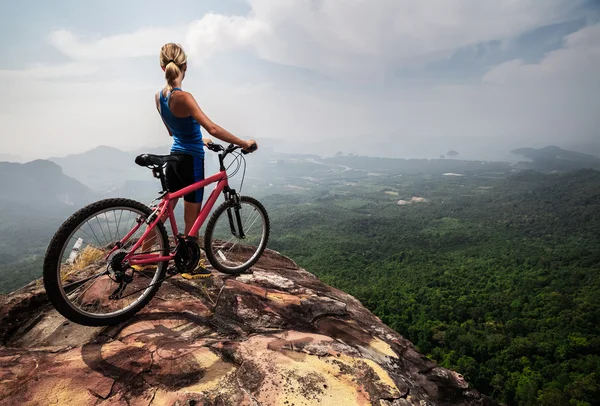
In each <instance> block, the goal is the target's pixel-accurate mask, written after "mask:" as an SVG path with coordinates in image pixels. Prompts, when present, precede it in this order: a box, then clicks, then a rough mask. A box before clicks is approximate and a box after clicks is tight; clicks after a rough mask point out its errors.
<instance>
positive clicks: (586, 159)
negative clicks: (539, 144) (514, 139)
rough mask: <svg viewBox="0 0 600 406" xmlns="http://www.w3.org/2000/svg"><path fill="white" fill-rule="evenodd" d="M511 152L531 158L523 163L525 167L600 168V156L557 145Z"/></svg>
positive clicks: (544, 168) (551, 168) (547, 168)
mask: <svg viewBox="0 0 600 406" xmlns="http://www.w3.org/2000/svg"><path fill="white" fill-rule="evenodd" d="M511 152H512V153H513V154H515V155H520V156H523V157H525V158H528V159H530V160H531V162H525V163H521V166H522V167H524V168H525V169H536V170H544V171H551V170H558V171H565V170H575V169H583V168H591V169H600V158H598V157H596V156H594V155H589V154H583V153H581V152H575V151H569V150H566V149H562V148H560V147H556V146H548V147H544V148H540V149H535V148H519V149H515V150H513V151H511Z"/></svg>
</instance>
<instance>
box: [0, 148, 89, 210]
mask: <svg viewBox="0 0 600 406" xmlns="http://www.w3.org/2000/svg"><path fill="white" fill-rule="evenodd" d="M0 188H1V189H2V195H0V201H4V202H16V203H18V204H27V205H32V206H38V205H39V206H48V205H52V206H54V205H57V206H78V205H80V204H82V203H84V202H88V201H91V200H92V199H93V198H95V194H94V193H93V192H92V191H91V190H90V189H89V188H88V187H86V186H84V185H82V184H81V183H80V182H78V181H77V180H75V179H73V178H71V177H69V176H66V175H65V174H64V173H63V171H62V169H61V168H60V166H58V165H57V164H55V163H53V162H50V161H46V160H42V159H38V160H35V161H31V162H27V163H25V164H20V163H11V162H0Z"/></svg>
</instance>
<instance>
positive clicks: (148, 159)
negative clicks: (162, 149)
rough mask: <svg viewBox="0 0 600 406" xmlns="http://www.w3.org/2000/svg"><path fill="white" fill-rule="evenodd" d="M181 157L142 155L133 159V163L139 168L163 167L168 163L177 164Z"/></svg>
mask: <svg viewBox="0 0 600 406" xmlns="http://www.w3.org/2000/svg"><path fill="white" fill-rule="evenodd" d="M182 158H183V157H182V156H180V155H153V154H142V155H138V156H137V157H136V158H135V163H136V164H138V165H139V166H146V167H148V166H163V165H164V164H166V163H168V162H179V161H180V160H181V159H182Z"/></svg>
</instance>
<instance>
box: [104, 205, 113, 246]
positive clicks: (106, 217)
mask: <svg viewBox="0 0 600 406" xmlns="http://www.w3.org/2000/svg"><path fill="white" fill-rule="evenodd" d="M104 218H105V219H106V228H108V235H110V242H111V243H112V242H114V240H113V237H112V232H111V231H110V224H109V222H108V216H107V215H106V212H104Z"/></svg>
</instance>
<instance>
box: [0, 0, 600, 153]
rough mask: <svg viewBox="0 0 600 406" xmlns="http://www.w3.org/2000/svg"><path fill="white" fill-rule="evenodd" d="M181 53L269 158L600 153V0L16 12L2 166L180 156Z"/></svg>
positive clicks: (211, 103) (382, 0) (2, 76)
mask: <svg viewBox="0 0 600 406" xmlns="http://www.w3.org/2000/svg"><path fill="white" fill-rule="evenodd" d="M167 42H177V43H180V44H182V45H183V47H184V49H185V50H186V52H187V54H188V71H187V73H186V79H185V81H184V84H183V88H184V90H187V91H190V92H191V93H192V94H193V95H194V97H195V98H196V100H197V101H198V103H199V104H200V106H201V108H202V109H203V110H204V111H205V113H206V114H207V115H208V116H209V117H210V118H211V119H212V120H213V121H215V122H216V123H217V124H219V125H221V126H222V127H224V128H226V129H227V130H229V131H231V132H232V133H234V134H235V135H237V136H239V137H240V138H245V139H247V138H254V139H256V140H257V141H258V143H259V147H260V146H261V145H268V146H275V147H276V148H277V149H279V150H282V151H294V152H310V153H316V154H318V155H321V156H327V155H333V154H334V153H335V152H337V151H342V152H343V153H355V154H360V155H370V156H385V157H406V158H409V157H418V158H433V157H438V156H439V155H440V154H444V153H446V152H447V151H448V150H450V149H453V150H456V151H459V153H460V156H462V157H464V158H473V159H503V158H506V159H508V157H509V156H510V153H509V151H510V150H511V149H514V148H519V147H543V146H546V145H558V146H562V147H564V148H571V149H575V150H579V151H582V152H596V151H597V153H600V114H598V113H599V112H600V96H599V95H600V1H597V0H543V1H541V0H453V1H447V0H420V1H415V0H344V1H342V0H203V1H197V0H195V1H192V0H171V1H169V2H165V1H156V0H120V1H114V0H54V1H52V2H48V1H43V0H37V1H36V0H21V1H19V2H10V1H5V0H2V1H0V49H1V51H2V52H0V89H2V95H3V96H2V104H1V106H2V108H1V109H0V123H1V124H2V126H1V130H0V156H6V154H12V155H16V156H19V157H21V158H22V159H24V160H30V159H36V158H48V157H51V156H64V155H67V154H72V153H79V152H83V151H86V150H89V149H91V148H94V147H96V146H98V145H110V146H114V147H117V148H120V149H124V150H137V149H141V148H144V147H152V146H160V145H168V144H170V142H171V140H170V138H169V136H168V134H167V133H166V131H165V129H164V126H163V124H162V122H161V120H160V117H159V115H158V113H157V112H156V109H155V105H154V94H155V93H156V92H157V91H158V90H160V89H161V88H162V87H163V86H164V73H163V72H162V70H161V69H160V66H159V59H158V54H159V51H160V48H161V46H162V45H163V44H164V43H167Z"/></svg>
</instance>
